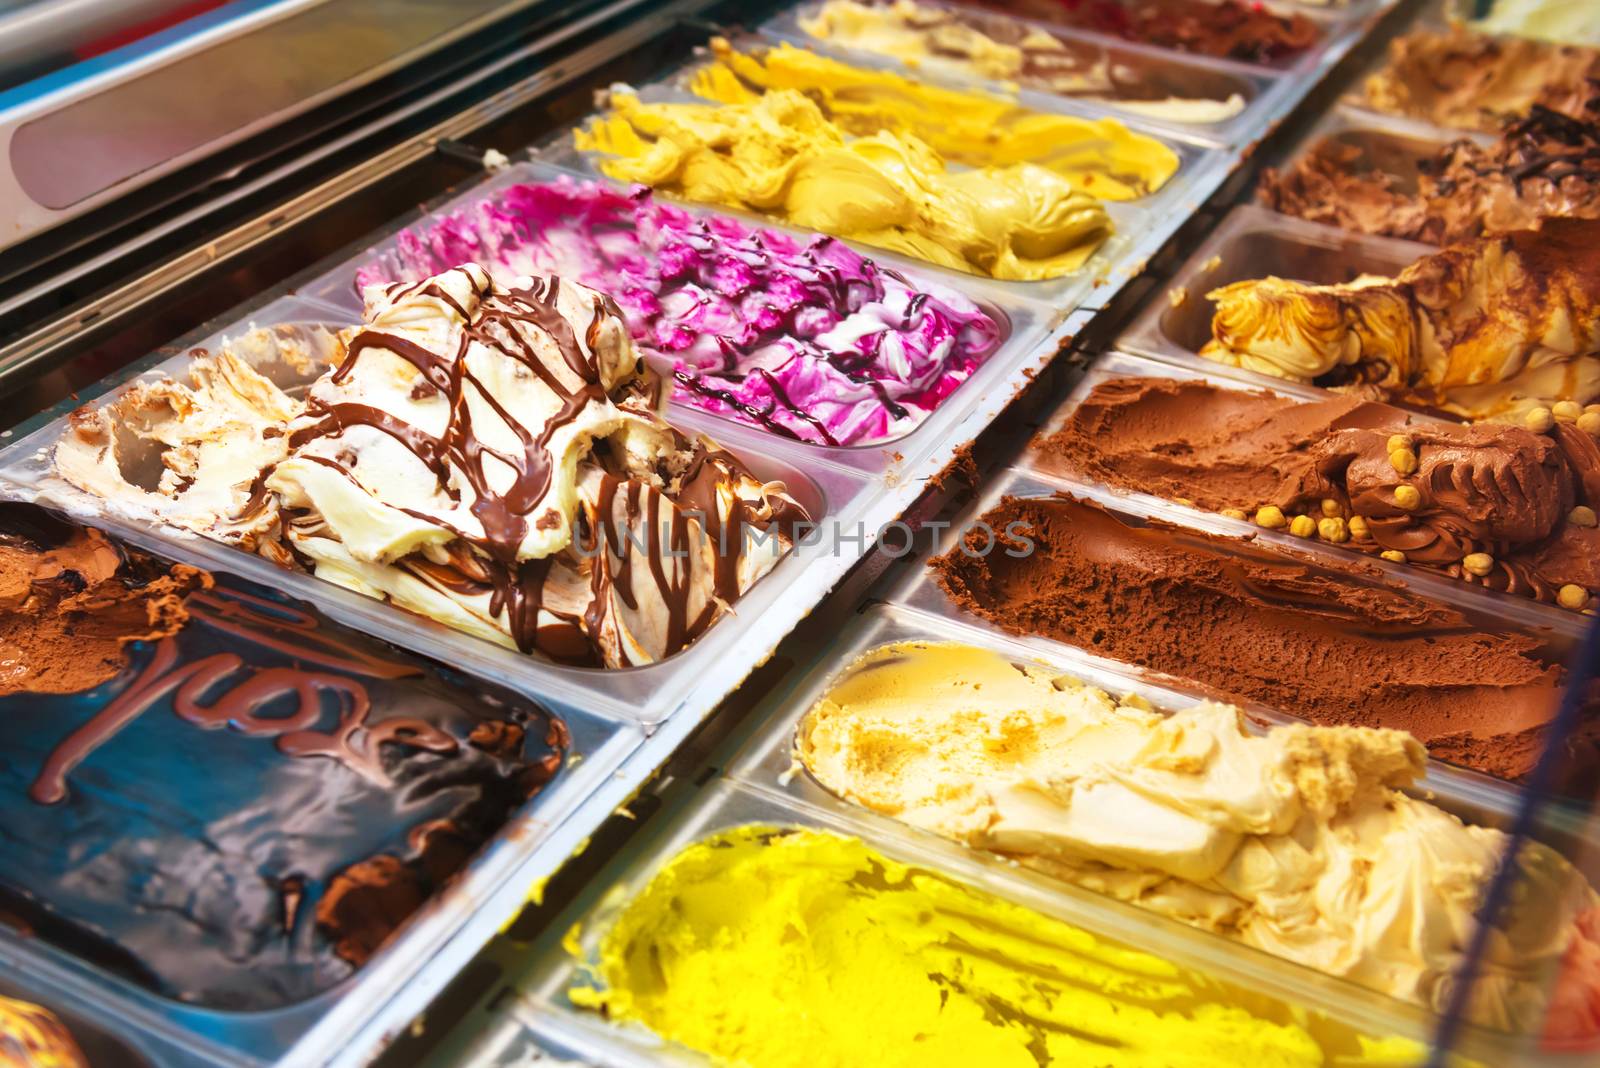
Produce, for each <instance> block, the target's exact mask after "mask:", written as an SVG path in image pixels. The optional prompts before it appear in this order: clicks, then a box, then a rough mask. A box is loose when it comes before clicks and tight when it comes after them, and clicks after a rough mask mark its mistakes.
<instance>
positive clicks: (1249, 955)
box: [470, 614, 1586, 1068]
mask: <svg viewBox="0 0 1600 1068" xmlns="http://www.w3.org/2000/svg"><path fill="white" fill-rule="evenodd" d="M862 627H863V628H864V629H863V632H862V633H859V634H858V633H855V632H852V634H851V636H850V637H849V638H848V639H847V640H846V641H845V642H842V643H841V644H840V645H839V646H836V647H835V649H834V650H830V651H829V652H828V654H826V655H825V656H824V657H823V658H822V660H821V662H820V664H819V665H818V666H817V667H816V669H815V670H814V671H813V673H812V674H811V676H810V679H809V683H810V684H814V685H821V683H822V681H823V680H825V679H826V677H827V676H828V675H829V674H831V672H832V671H833V670H836V669H837V668H839V667H842V666H844V662H843V660H842V658H840V657H838V656H837V655H836V651H837V650H839V649H843V648H845V647H847V646H848V645H849V644H851V643H855V642H859V643H861V644H862V645H863V646H865V645H869V644H876V641H877V639H879V638H883V637H884V636H885V635H891V634H893V633H895V632H896V631H895V628H904V629H903V630H902V631H900V633H906V634H912V633H923V634H931V635H935V636H939V635H941V634H948V632H941V631H940V630H937V629H935V630H927V629H925V626H924V624H923V623H922V622H921V621H919V620H918V619H916V618H914V617H906V618H904V619H899V618H897V617H895V616H894V615H893V614H889V615H884V616H881V617H879V618H869V619H868V620H865V621H864V622H863V624H862ZM874 628H876V633H875V634H874V633H872V631H873V630H874ZM960 636H962V637H967V636H965V635H960ZM978 640H981V639H978ZM805 692H807V691H806V690H805V689H803V688H802V689H801V690H800V691H797V692H796V694H795V695H794V697H797V696H798V695H799V694H801V693H805ZM791 700H793V697H791ZM793 721H794V715H793V714H791V715H785V716H780V717H779V718H778V720H777V721H776V722H774V723H772V724H771V726H772V735H771V738H772V740H773V745H774V747H775V748H776V749H777V750H779V751H781V750H783V749H784V748H786V747H787V745H788V742H789V740H790V738H791V737H792V734H790V733H789V731H790V730H792V726H793ZM764 770H767V769H764ZM819 792H820V791H819ZM1465 808H1466V809H1467V811H1477V810H1476V809H1473V808H1472V806H1471V805H1466V806H1465ZM1488 814H1489V816H1490V818H1494V813H1493V811H1492V810H1489V812H1488ZM657 818H658V819H664V818H665V816H662V817H657ZM752 825H754V826H761V827H780V828H800V829H815V830H821V831H831V832H833V833H836V834H841V835H847V836H853V837H856V838H859V839H861V840H863V841H864V842H865V843H866V844H867V845H868V846H870V847H871V848H872V849H873V850H874V851H876V852H879V853H881V854H884V855H886V856H888V857H890V858H891V859H894V860H897V861H901V862H904V863H907V864H911V865H915V866H918V867H922V868H926V869H930V870H934V871H939V872H942V873H944V874H945V875H947V876H949V877H952V878H954V879H955V880H957V881H959V882H961V883H964V884H967V885H969V886H971V887H973V888H975V889H978V890H980V891H985V892H988V893H990V894H993V895H994V896H996V897H998V898H1001V899H1003V900H1006V901H1010V902H1013V903H1015V904H1019V905H1023V906H1025V907H1027V908H1030V909H1033V910H1035V911H1037V912H1040V913H1042V914H1044V915H1046V916H1049V917H1053V918H1056V919H1059V920H1063V921H1065V922H1067V923H1070V924H1073V925H1074V926H1077V927H1079V928H1082V929H1085V930H1087V931H1089V932H1091V933H1092V934H1094V935H1095V936H1096V937H1097V938H1100V939H1104V940H1106V941H1108V942H1110V943H1112V944H1113V945H1116V944H1120V945H1123V946H1127V947H1132V948H1136V949H1139V950H1142V951H1145V952H1153V953H1155V954H1157V955H1158V956H1160V957H1162V958H1164V959H1166V960H1169V961H1171V962H1173V963H1175V964H1177V965H1178V966H1180V967H1184V968H1188V969H1192V970H1194V971H1197V972H1200V973H1202V974H1204V975H1206V976H1207V977H1209V978H1211V979H1215V980H1219V981H1222V982H1226V983H1230V984H1233V985H1235V986H1237V987H1241V988H1244V989H1246V990H1249V991H1252V992H1258V993H1262V994H1266V995H1268V996H1270V997H1272V998H1273V999H1274V1000H1278V1001H1282V1002H1287V1003H1289V1004H1290V1005H1293V1006H1296V1007H1297V1008H1299V1009H1302V1010H1304V1011H1305V1012H1308V1013H1312V1014H1318V1015H1322V1016H1326V1017H1329V1018H1331V1019H1332V1020H1335V1021H1337V1022H1339V1023H1343V1024H1345V1025H1347V1026H1349V1027H1351V1028H1353V1029H1355V1030H1356V1031H1358V1032H1360V1033H1362V1034H1365V1035H1370V1036H1374V1037H1391V1036H1392V1037H1400V1038H1408V1039H1412V1040H1414V1041H1416V1042H1419V1043H1425V1042H1426V1041H1427V1040H1428V1038H1429V1036H1430V1035H1431V1033H1432V1027H1433V1019H1432V1017H1431V1014H1430V1013H1428V1012H1427V1011H1426V1010H1424V1009H1422V1008H1421V1007H1420V1006H1413V1005H1410V1004H1406V1003H1403V1002H1400V1001H1397V1000H1395V999H1392V998H1389V997H1386V996H1384V995H1381V994H1377V993H1374V992H1372V991H1370V990H1367V989H1365V988H1362V987H1359V986H1356V985H1355V984H1352V983H1349V982H1347V981H1345V980H1341V979H1336V978H1333V977H1330V976H1327V975H1323V974H1320V973H1318V972H1315V971H1313V970H1312V969H1309V968H1305V967H1303V966H1300V965H1296V964H1291V963H1289V962H1286V961H1283V960H1280V959H1278V958H1276V957H1272V956H1270V955H1268V954H1266V953H1263V952H1259V951H1255V950H1251V949H1247V948H1245V947H1242V946H1239V945H1236V944H1234V943H1231V942H1227V941H1225V940H1223V939H1221V938H1219V937H1217V936H1214V935H1210V934H1208V933H1206V932H1202V931H1198V930H1195V929H1192V928H1189V927H1186V926H1185V925H1183V924H1180V923H1177V922H1175V921H1171V920H1167V919H1166V918H1164V917H1160V916H1157V915H1154V914H1152V913H1149V912H1146V911H1144V910H1141V909H1138V908H1135V907H1132V906H1127V905H1123V904H1122V903H1120V902H1116V901H1113V900H1111V899H1109V898H1105V897H1102V896H1100V895H1097V894H1094V893H1092V892H1088V891H1084V890H1081V889H1079V888H1076V887H1073V886H1070V885H1067V884H1063V883H1061V882H1058V881H1055V880H1052V879H1049V878H1047V877H1045V876H1043V875H1040V874H1038V873H1035V872H1031V871H1026V870H1023V869H1021V868H1019V867H1017V866H1015V865H1012V864H1010V863H1008V862H1005V861H1003V860H1000V859H997V858H995V857H992V856H988V855H984V854H981V853H978V852H975V851H972V850H969V849H966V848H964V847H962V846H960V845H957V844H955V843H952V842H947V841H944V840H942V839H938V838H935V837H933V836H931V835H928V834H923V833H919V832H916V831H914V830H911V829H909V828H906V827H904V826H902V825H899V824H896V823H894V822H893V821H890V820H888V819H885V818H882V817H878V816H876V815H874V814H872V813H868V812H866V811H864V810H862V809H858V808H854V807H853V806H848V805H845V804H843V803H827V802H823V801H822V800H821V799H820V798H819V799H817V801H816V802H815V803H814V802H813V801H808V800H801V799H799V798H797V797H795V796H793V795H791V794H789V793H787V792H785V791H784V790H782V789H778V788H770V787H768V786H766V785H755V784H753V783H750V782H741V781H737V780H735V781H724V782H721V783H716V784H712V785H711V786H709V787H707V788H706V789H705V790H703V791H702V792H701V793H700V794H698V795H697V796H696V797H695V798H693V804H692V805H691V806H688V807H687V810H686V811H685V810H684V809H683V808H681V807H680V809H679V810H678V811H677V812H676V813H675V814H674V817H673V818H672V819H671V820H670V822H667V823H664V825H663V826H661V827H660V828H658V829H656V830H654V831H653V832H651V833H650V834H648V835H641V836H640V839H639V840H636V842H635V843H634V844H632V845H631V846H630V848H629V849H628V850H627V851H626V852H625V853H624V854H622V855H621V856H619V857H618V858H617V859H616V860H615V861H614V862H613V863H612V864H611V865H609V866H608V867H607V868H606V869H605V870H604V871H603V872H602V873H601V874H600V875H599V876H598V877H597V878H596V879H595V880H594V881H593V882H592V883H591V885H590V888H589V889H588V890H587V891H586V893H585V894H584V895H583V896H582V897H581V898H580V900H579V901H578V902H576V903H575V904H574V905H573V906H572V907H571V908H569V909H568V910H567V911H566V912H564V913H563V914H562V915H561V916H559V917H557V918H556V919H555V920H554V921H553V922H552V923H551V924H550V925H549V927H548V933H547V934H546V935H545V936H544V937H541V938H540V939H539V940H538V942H536V943H535V944H534V946H533V947H532V948H531V949H530V950H527V951H525V953H524V952H519V951H518V949H517V948H516V947H514V946H504V945H503V946H498V947H496V949H495V951H494V956H495V958H496V960H497V961H498V962H499V963H500V965H501V967H502V968H503V969H504V971H505V978H506V980H507V982H508V983H509V985H510V986H511V988H512V991H513V993H512V994H510V995H502V996H500V997H499V999H498V1005H497V1009H496V1011H497V1012H498V1013H500V1014H503V1015H504V1017H506V1018H508V1019H509V1020H510V1021H514V1022H513V1023H506V1024H502V1025H501V1028H500V1030H499V1032H498V1034H496V1035H495V1039H496V1042H497V1043H498V1044H499V1048H500V1049H517V1048H519V1047H518V1045H515V1044H516V1043H522V1044H525V1045H522V1046H521V1047H520V1048H526V1047H527V1045H531V1044H538V1045H543V1046H546V1047H548V1048H553V1049H560V1050H562V1051H564V1052H565V1053H566V1054H567V1055H569V1056H576V1057H580V1058H582V1059H584V1060H585V1061H587V1062H591V1063H598V1064H609V1065H629V1066H632V1065H639V1066H641V1068H642V1066H646V1065H651V1064H661V1063H670V1064H683V1065H705V1064H706V1063H707V1061H706V1060H705V1059H704V1058H703V1057H701V1056H699V1055H697V1054H694V1053H691V1052H689V1051H687V1050H684V1049H683V1048H682V1047H680V1046H677V1045H674V1044H671V1043H668V1042H665V1041H663V1040H662V1039H661V1038H659V1037H658V1036H656V1035H654V1034H653V1033H651V1032H649V1031H648V1030H646V1029H645V1028H643V1027H641V1026H638V1025H634V1024H631V1023H630V1024H625V1025H618V1024H612V1023H609V1022H607V1021H606V1020H604V1019H602V1018H601V1017H599V1016H598V1015H596V1014H594V1013H590V1012H587V1011H585V1010H582V1009H579V1008H577V1007H575V1006H573V1005H572V1003H571V1002H570V1001H569V1000H568V998H567V996H566V991H567V989H568V988H569V986H570V985H571V984H572V983H573V982H574V981H575V980H576V979H577V978H578V972H577V968H576V965H575V963H574V961H573V959H572V958H571V956H570V955H569V954H568V952H567V950H566V948H564V947H563V945H562V944H561V937H562V935H563V934H565V933H567V932H568V931H570V930H571V929H572V927H573V925H574V924H581V927H580V928H579V931H580V934H581V937H580V938H579V940H578V942H577V946H578V948H579V950H580V951H581V952H582V953H583V954H584V956H585V958H587V959H592V958H593V954H594V953H595V947H596V944H597V942H598V940H599V938H600V937H601V936H602V935H603V934H604V932H605V931H606V929H607V928H608V926H609V925H610V923H611V922H612V921H613V920H614V918H615V917H616V915H617V914H618V912H619V911H620V909H621V907H622V906H624V905H625V904H626V903H627V902H628V901H630V900H631V899H632V898H633V897H634V896H635V895H636V894H638V893H639V892H640V891H641V890H642V889H643V888H644V887H645V885H646V884H647V883H648V882H649V880H650V878H651V876H652V875H653V874H654V873H655V872H656V871H657V870H659V868H660V867H661V866H662V865H663V864H664V863H666V862H667V861H668V860H670V859H671V858H672V857H673V856H675V855H676V854H677V853H678V852H679V851H680V850H682V849H684V848H686V847H687V846H689V845H692V844H694V843H695V842H698V841H701V840H703V839H705V838H707V837H710V836H711V835H713V834H715V833H717V832H719V831H725V830H731V829H734V828H739V827H746V826H752ZM572 944H573V943H572V942H571V941H569V942H568V945H572ZM519 1028H520V1029H521V1030H522V1031H523V1032H525V1033H524V1034H522V1035H520V1036H519V1035H518V1033H517V1032H518V1029H519ZM1471 1041H1472V1043H1473V1045H1474V1046H1475V1047H1477V1046H1481V1047H1484V1048H1485V1051H1486V1052H1489V1051H1492V1053H1493V1054H1494V1055H1493V1056H1487V1057H1485V1058H1484V1059H1485V1063H1491V1064H1508V1063H1513V1062H1514V1063H1532V1062H1530V1061H1527V1060H1521V1059H1518V1058H1519V1057H1521V1056H1522V1055H1523V1054H1522V1051H1521V1046H1520V1044H1518V1043H1516V1042H1515V1041H1513V1040H1510V1039H1508V1038H1507V1037H1505V1036H1497V1035H1494V1034H1492V1033H1487V1032H1485V1033H1481V1034H1480V1033H1478V1032H1476V1031H1474V1032H1473V1033H1472V1035H1471ZM486 1045H488V1044H487V1043H486ZM1512 1050H1515V1051H1516V1052H1515V1053H1514V1054H1512V1055H1511V1056H1509V1057H1508V1056H1506V1055H1505V1054H1506V1053H1507V1052H1509V1051H1512ZM483 1052H484V1058H485V1059H483V1060H481V1061H474V1062H470V1063H475V1064H483V1065H489V1064H494V1065H506V1064H510V1063H514V1062H510V1061H508V1060H505V1059H500V1058H499V1057H497V1056H496V1054H495V1052H494V1050H492V1049H485V1050H484V1051H483ZM1468 1052H1470V1051H1468ZM1537 1063H1540V1064H1544V1063H1549V1064H1573V1065H1576V1064H1580V1063H1586V1062H1585V1061H1584V1060H1583V1058H1582V1057H1579V1056H1574V1057H1550V1058H1548V1059H1545V1058H1540V1059H1539V1060H1538V1062H1537Z"/></svg>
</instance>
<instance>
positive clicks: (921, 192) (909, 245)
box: [576, 88, 1112, 281]
mask: <svg viewBox="0 0 1600 1068" xmlns="http://www.w3.org/2000/svg"><path fill="white" fill-rule="evenodd" d="M610 101H611V108H612V110H611V112H610V113H609V114H608V115H606V116H604V117H602V118H600V119H597V120H595V121H594V122H593V123H592V124H591V125H589V126H588V127H586V128H584V129H581V130H578V131H577V133H576V143H577V146H578V148H579V149H581V150H584V151H588V152H595V153H598V154H600V155H601V157H602V158H601V159H600V160H599V164H598V165H599V167H600V169H601V170H603V171H604V172H605V173H606V174H608V175H610V176H611V177H613V178H617V179H620V180H622V181H629V182H642V183H644V184H645V185H648V186H652V187H654V188H657V189H660V190H663V191H667V192H670V193H672V194H674V195H676V196H681V197H683V198H684V199H686V200H693V201H699V202H701V203H706V204H719V205H723V206H725V207H733V208H743V209H746V210H749V211H755V212H761V213H765V214H768V215H772V216H773V217H775V218H778V219H780V220H782V221H784V222H787V223H791V224H793V225H795V226H800V227H805V228H807V229H811V230H816V231H819V232H821V233H825V234H833V235H834V236H836V237H844V238H850V239H852V240H855V241H860V242H861V243H863V244H867V245H873V246H876V247H879V248H886V249H889V250H890V251H893V252H898V253H901V254H903V255H906V256H911V257H914V258H916V259H921V260H926V261H928V262H929V263H934V264H938V265H939V266H941V267H948V268H950V269H952V270H956V271H963V272H966V273H968V274H976V275H982V276H985V277H991V278H1001V279H1008V280H1013V281H1030V280H1038V279H1046V278H1058V277H1061V276H1063V275H1067V274H1071V273H1073V272H1074V271H1076V270H1078V269H1079V268H1080V267H1082V266H1083V264H1084V263H1085V261H1087V260H1088V258H1089V257H1090V256H1091V255H1093V253H1094V251H1095V249H1097V248H1099V247H1100V245H1101V243H1102V242H1104V241H1105V239H1106V238H1107V237H1109V236H1110V234H1111V230H1112V224H1111V218H1110V216H1109V215H1107V214H1106V210H1105V207H1104V205H1103V204H1101V202H1100V201H1099V199H1097V198H1096V197H1093V196H1090V195H1089V194H1087V193H1085V192H1083V191H1082V190H1081V189H1079V188H1077V187H1076V186H1074V184H1073V183H1072V182H1070V181H1068V180H1067V179H1066V178H1063V177H1062V176H1061V175H1060V174H1058V173H1057V172H1055V171H1053V170H1049V169H1047V168H1045V167H1041V166H1038V165H1036V164H1032V163H1019V164H1013V165H1011V166H1007V167H982V168H974V169H971V170H963V171H953V170H951V169H950V167H949V165H948V164H947V162H946V161H945V159H944V157H942V156H940V155H939V153H938V152H936V151H935V150H934V149H933V148H931V147H929V145H928V144H927V143H926V142H924V141H922V140H921V139H920V138H918V137H915V136H913V135H911V134H897V133H893V132H889V131H887V130H885V131H880V132H878V133H876V134H873V135H872V136H870V137H858V138H853V139H852V138H850V137H848V136H847V135H846V133H845V130H844V129H843V128H842V127H841V126H839V125H838V124H837V123H835V122H832V121H830V120H829V119H828V118H827V117H826V116H825V115H824V114H823V112H822V109H821V108H820V107H819V106H818V104H817V103H816V102H815V101H814V100H812V99H811V98H810V97H808V96H806V95H804V94H802V93H799V92H796V91H795V90H792V89H777V90H773V91H771V92H768V93H765V94H763V95H762V96H761V98H760V99H759V100H758V101H756V102H755V103H753V104H722V105H712V104H676V103H674V104H652V103H645V102H644V101H642V100H640V99H639V97H638V96H636V95H635V94H634V93H633V92H631V91H628V90H625V89H620V88H619V89H614V90H613V91H612V93H611V97H610Z"/></svg>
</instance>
